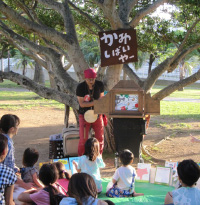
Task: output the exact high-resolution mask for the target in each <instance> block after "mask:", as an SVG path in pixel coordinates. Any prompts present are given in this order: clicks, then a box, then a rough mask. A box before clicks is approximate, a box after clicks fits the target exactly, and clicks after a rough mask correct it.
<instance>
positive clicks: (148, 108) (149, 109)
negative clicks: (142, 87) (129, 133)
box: [144, 94, 160, 115]
mask: <svg viewBox="0 0 200 205" xmlns="http://www.w3.org/2000/svg"><path fill="white" fill-rule="evenodd" d="M144 99H145V100H144V101H145V106H144V114H145V115H160V100H154V99H152V98H151V96H150V94H145V96H144Z"/></svg>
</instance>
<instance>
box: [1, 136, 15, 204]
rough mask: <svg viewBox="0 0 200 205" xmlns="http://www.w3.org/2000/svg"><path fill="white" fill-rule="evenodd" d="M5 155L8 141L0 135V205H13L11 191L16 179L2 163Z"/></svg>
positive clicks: (11, 171)
mask: <svg viewBox="0 0 200 205" xmlns="http://www.w3.org/2000/svg"><path fill="white" fill-rule="evenodd" d="M7 153H8V139H7V137H6V136H4V135H2V134H0V204H6V205H14V202H13V190H14V184H15V182H16V181H17V177H16V175H15V172H14V170H13V169H11V168H10V167H8V166H6V165H4V164H3V163H2V161H4V159H5V158H6V155H7Z"/></svg>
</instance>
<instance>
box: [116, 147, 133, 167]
mask: <svg viewBox="0 0 200 205" xmlns="http://www.w3.org/2000/svg"><path fill="white" fill-rule="evenodd" d="M119 158H120V160H121V163H122V164H123V165H124V166H126V165H129V164H130V163H131V160H133V159H134V155H133V153H132V152H131V151H130V150H128V149H125V150H123V151H122V152H120V155H119Z"/></svg>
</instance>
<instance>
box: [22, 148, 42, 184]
mask: <svg viewBox="0 0 200 205" xmlns="http://www.w3.org/2000/svg"><path fill="white" fill-rule="evenodd" d="M38 158H39V153H38V151H37V150H35V149H34V148H27V149H26V150H25V151H24V155H23V160H22V164H23V166H24V167H23V168H21V169H20V172H21V178H22V180H23V181H24V182H26V183H28V182H31V183H33V184H34V187H42V188H43V187H44V186H43V184H42V183H41V182H40V180H39V179H38V170H37V169H36V168H35V167H34V165H35V163H36V162H37V161H38Z"/></svg>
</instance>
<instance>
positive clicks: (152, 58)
mask: <svg viewBox="0 0 200 205" xmlns="http://www.w3.org/2000/svg"><path fill="white" fill-rule="evenodd" d="M154 61H155V57H154V55H153V54H152V53H151V54H150V56H149V70H148V75H149V73H151V69H152V64H153V62H154Z"/></svg>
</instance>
